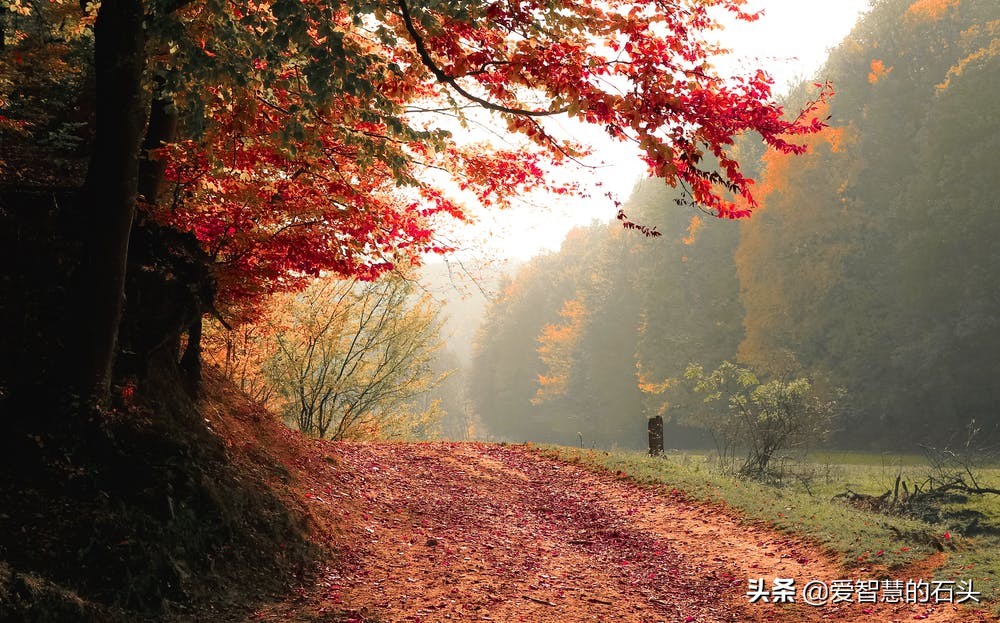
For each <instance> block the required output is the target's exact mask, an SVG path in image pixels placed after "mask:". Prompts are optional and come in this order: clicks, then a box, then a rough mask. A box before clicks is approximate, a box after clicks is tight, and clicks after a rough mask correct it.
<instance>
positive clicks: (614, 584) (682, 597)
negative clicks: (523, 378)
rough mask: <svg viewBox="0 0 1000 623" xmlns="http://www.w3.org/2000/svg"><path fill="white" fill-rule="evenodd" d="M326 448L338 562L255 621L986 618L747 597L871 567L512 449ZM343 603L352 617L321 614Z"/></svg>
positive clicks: (645, 622) (924, 608)
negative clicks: (757, 590)
mask: <svg viewBox="0 0 1000 623" xmlns="http://www.w3.org/2000/svg"><path fill="white" fill-rule="evenodd" d="M335 448H336V450H335V452H336V454H337V456H338V457H339V460H340V461H341V465H340V466H339V467H340V469H338V470H337V472H338V479H339V482H337V483H333V486H332V487H330V488H329V489H328V491H329V496H328V499H327V500H325V501H324V500H319V502H323V503H330V504H336V505H337V506H338V508H341V509H342V510H341V511H340V512H341V514H342V516H343V520H344V526H345V529H344V532H343V534H342V540H343V543H342V545H341V549H342V551H343V552H344V557H343V561H342V563H341V564H340V565H339V568H337V569H330V570H328V571H327V572H326V573H325V574H324V575H323V577H322V578H321V579H320V584H319V586H318V587H317V589H316V590H315V591H311V592H308V593H307V594H306V595H304V597H303V599H302V600H301V601H300V603H298V604H294V605H289V606H286V607H283V608H279V609H275V610H272V611H270V612H268V613H262V618H264V619H269V620H286V621H287V620H302V621H321V620H322V621H330V620H334V621H344V620H346V621H358V622H361V621H364V622H374V621H380V622H381V621H399V622H404V621H405V622H432V621H433V622H439V621H512V622H513V621H528V622H532V623H535V622H549V621H552V622H557V621H558V622H567V623H569V622H576V621H580V622H584V621H608V622H611V621H614V622H615V623H627V622H635V623H653V622H658V621H670V622H685V623H694V622H710V621H711V622H716V621H718V622H722V621H775V622H791V621H827V620H837V621H857V622H862V621H911V620H927V621H992V620H995V619H993V618H991V617H988V616H987V615H986V614H985V613H982V612H974V611H973V610H972V609H970V608H961V609H958V608H955V607H954V606H952V605H950V604H940V605H936V606H928V605H926V604H924V605H914V604H905V605H900V604H874V605H867V604H844V603H841V604H837V605H826V606H822V607H813V606H806V605H804V604H801V603H795V604H774V603H749V599H748V597H747V595H746V593H747V588H748V578H757V577H761V578H765V579H766V580H767V581H768V582H769V583H770V581H771V580H772V579H773V578H774V577H776V576H777V577H783V578H794V579H795V580H796V584H797V586H798V587H800V588H801V586H802V585H803V584H805V583H806V582H807V581H809V580H813V579H817V580H824V581H827V582H829V581H831V580H847V579H855V575H860V576H861V579H875V578H878V577H879V576H878V575H876V572H875V571H874V570H868V571H855V572H854V574H852V573H851V572H848V571H845V570H843V569H841V568H839V567H838V566H837V564H835V563H834V561H833V560H832V559H830V558H829V557H827V556H825V555H824V554H822V553H821V552H819V551H817V550H816V549H815V548H814V547H812V546H810V545H808V544H805V543H801V542H796V541H795V540H792V539H789V538H788V536H787V535H782V534H780V533H776V532H773V531H770V530H767V529H764V528H761V527H758V526H754V525H749V524H746V523H744V522H742V521H740V519H739V518H738V517H736V516H734V515H732V514H730V513H728V512H727V511H725V510H723V509H720V508H718V507H714V506H708V505H704V504H700V503H695V502H691V501H689V500H687V499H686V498H685V497H684V496H683V494H680V493H678V492H672V493H671V492H666V493H659V492H656V491H653V490H651V489H649V488H644V487H640V486H637V485H635V484H633V483H630V482H628V481H624V480H621V479H617V478H615V477H614V476H613V475H611V474H595V473H592V472H589V471H587V470H584V469H582V468H579V467H576V466H573V465H567V464H564V463H559V462H556V461H552V460H549V459H545V458H542V457H539V456H538V455H536V454H534V453H531V452H530V451H527V450H525V449H523V448H520V447H516V446H495V445H482V444H448V443H438V444H339V445H337V446H336V447H335ZM926 566H928V565H925V567H926ZM914 571H916V572H921V570H919V569H915V570H911V571H910V573H913V572H914ZM922 572H923V575H922V576H919V575H917V576H914V575H910V574H903V575H896V576H894V577H893V579H903V580H905V579H911V578H912V579H930V578H929V577H928V576H929V575H930V573H929V570H928V569H923V570H922ZM869 573H870V574H873V575H871V576H868V575H866V574H869ZM800 595H801V591H799V593H798V594H797V595H796V601H799V602H801V598H800ZM344 611H347V612H349V613H351V614H349V615H346V618H345V616H344V615H341V616H339V617H334V614H333V613H336V612H341V613H342V612H344Z"/></svg>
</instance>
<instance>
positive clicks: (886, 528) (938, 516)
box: [537, 446, 1000, 608]
mask: <svg viewBox="0 0 1000 623" xmlns="http://www.w3.org/2000/svg"><path fill="white" fill-rule="evenodd" d="M537 449H538V451H539V452H541V453H542V454H544V455H547V456H551V457H555V458H558V459H561V460H564V461H570V462H574V463H579V464H581V465H583V466H585V467H588V468H591V469H597V470H609V471H612V472H623V473H624V474H626V475H627V476H628V477H630V478H631V479H633V480H635V481H636V482H639V483H645V484H654V485H665V486H669V487H674V488H677V489H680V490H682V491H684V492H685V493H687V494H688V495H690V496H691V497H693V498H695V499H699V500H703V501H708V502H715V503H724V504H725V505H727V506H729V507H731V508H734V509H736V510H738V511H739V512H740V513H742V514H743V515H744V516H746V517H747V518H748V520H751V521H759V522H764V523H766V524H769V525H771V526H773V527H775V528H776V529H778V530H780V531H783V532H787V533H790V534H794V535H796V536H799V537H804V538H807V539H809V540H811V541H813V542H815V543H817V544H818V545H819V546H821V547H822V548H824V549H825V550H827V551H829V552H831V553H833V554H834V555H836V556H838V557H840V559H841V560H842V561H843V563H844V564H845V565H846V566H849V567H850V566H861V565H867V564H878V565H884V566H886V567H887V568H888V569H890V570H893V569H897V570H901V569H903V568H904V567H906V566H907V565H909V564H910V563H913V562H916V561H918V560H920V559H923V558H925V557H926V556H929V555H931V554H933V553H934V552H936V551H938V549H940V548H941V547H944V548H945V550H946V551H947V552H948V556H947V561H946V563H945V565H944V566H943V567H941V568H940V569H938V570H937V571H936V572H935V579H968V578H973V580H974V582H975V585H976V589H977V590H981V591H982V593H983V597H984V601H988V602H989V603H991V604H993V607H994V608H996V607H997V606H998V605H1000V496H975V497H970V498H960V497H956V498H955V499H953V500H952V501H950V502H949V503H947V504H945V505H942V506H941V507H940V508H939V509H931V510H928V512H926V513H924V514H923V515H922V516H921V517H903V516H899V515H885V514H880V513H875V512H869V511H864V510H859V509H857V508H854V507H851V506H849V505H847V504H845V503H843V502H841V501H836V500H833V499H832V498H833V496H834V495H836V494H838V493H843V492H844V491H845V490H846V489H850V490H852V491H854V492H856V493H863V494H868V495H876V496H877V495H881V494H882V493H884V492H885V491H887V490H889V489H891V488H892V487H893V485H894V483H895V480H896V476H897V475H899V476H900V477H901V478H902V480H905V481H908V482H922V481H923V480H924V479H925V478H926V474H927V473H928V466H927V464H926V462H925V461H924V460H923V457H920V456H917V455H889V454H874V453H858V452H852V453H830V452H828V453H816V454H813V455H810V456H808V457H805V458H799V459H798V460H795V461H791V460H789V461H786V462H785V463H784V464H783V466H782V467H783V469H782V473H783V474H784V475H785V477H784V478H782V480H781V481H780V482H778V483H775V484H763V483H759V482H755V481H748V480H741V479H738V478H736V477H733V476H730V475H726V474H724V473H723V472H722V470H721V469H719V467H718V465H717V462H716V461H713V460H711V459H710V458H709V457H708V456H706V455H699V454H686V453H672V454H668V455H664V456H662V457H650V456H648V455H646V454H642V453H637V452H623V451H613V452H603V451H597V450H584V449H578V448H568V447H561V446H541V447H539V448H537ZM979 476H980V477H981V478H982V479H983V480H984V481H985V482H987V483H991V484H993V485H994V486H996V485H997V484H1000V467H991V468H988V469H983V470H981V472H980V474H979ZM900 579H909V578H900ZM913 579H930V578H913Z"/></svg>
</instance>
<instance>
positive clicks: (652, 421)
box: [649, 415, 663, 456]
mask: <svg viewBox="0 0 1000 623" xmlns="http://www.w3.org/2000/svg"><path fill="white" fill-rule="evenodd" d="M649 454H650V455H651V456H659V455H661V454H663V417H662V416H659V415H658V416H656V417H651V418H649Z"/></svg>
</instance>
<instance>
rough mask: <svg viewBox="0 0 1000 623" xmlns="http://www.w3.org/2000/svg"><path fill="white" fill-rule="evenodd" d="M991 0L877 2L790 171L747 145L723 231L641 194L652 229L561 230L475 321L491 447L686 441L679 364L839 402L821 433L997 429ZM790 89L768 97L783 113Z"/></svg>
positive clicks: (637, 201)
mask: <svg viewBox="0 0 1000 623" xmlns="http://www.w3.org/2000/svg"><path fill="white" fill-rule="evenodd" d="M998 41H1000V5H998V4H997V3H996V2H993V1H990V0H961V1H958V2H938V1H933V0H917V1H916V2H913V1H912V0H884V1H881V2H877V3H875V4H874V5H873V7H872V8H871V10H870V11H869V12H868V13H867V14H866V15H865V16H863V18H862V19H861V21H860V22H859V23H858V25H857V26H856V27H855V29H854V31H853V32H852V33H851V34H850V36H848V37H847V38H846V39H845V40H844V41H843V42H842V43H841V44H840V45H839V46H838V47H837V48H835V49H834V50H832V52H831V54H830V57H829V59H828V61H827V63H826V65H825V67H824V69H823V70H822V72H821V75H822V77H823V78H824V79H829V80H832V81H833V83H834V85H835V88H836V90H837V95H836V96H835V97H834V98H833V100H832V101H831V102H830V104H829V107H828V110H826V111H825V114H828V115H830V124H831V125H830V127H829V128H827V129H826V130H824V131H823V132H821V133H819V134H816V135H814V136H812V137H810V138H809V143H810V150H809V153H808V154H807V155H805V156H803V157H801V158H799V159H796V160H795V161H794V162H792V161H790V160H789V158H787V157H786V156H784V155H781V154H778V153H775V152H773V151H766V152H761V151H760V150H757V149H756V147H755V145H754V144H753V143H752V142H750V141H746V142H745V144H743V145H742V146H741V149H742V150H743V151H744V153H745V154H753V153H755V150H756V151H757V152H760V153H759V154H758V155H759V159H758V160H759V163H760V164H759V166H760V171H759V172H758V173H759V175H760V186H759V189H758V192H759V193H760V195H761V198H762V201H761V207H760V208H759V209H758V210H757V211H756V212H755V214H754V216H753V217H752V218H751V219H749V220H748V221H747V222H743V223H740V224H737V223H735V222H732V221H725V220H718V219H714V218H712V217H711V216H704V215H700V214H699V213H698V212H694V211H692V210H691V209H690V208H683V207H679V206H678V205H677V204H676V201H675V200H676V199H678V198H679V194H678V192H677V191H675V190H673V189H669V188H666V187H664V185H663V184H662V183H661V182H656V181H652V180H651V181H648V182H644V183H641V184H640V185H639V186H638V187H637V188H636V190H635V192H634V194H633V196H632V198H631V199H630V200H629V202H628V203H627V204H626V206H625V212H626V213H627V214H628V215H629V217H630V218H631V219H632V220H634V221H635V222H639V223H643V224H647V225H649V226H656V227H657V228H658V230H659V231H661V232H663V233H664V234H665V235H664V236H663V237H661V238H652V239H649V238H643V237H641V236H637V235H634V234H632V233H627V232H623V231H622V230H621V229H620V227H619V226H618V225H617V224H611V225H603V224H594V225H592V226H590V227H587V228H581V229H578V230H575V231H574V232H572V233H571V234H570V235H569V237H568V238H567V240H566V242H565V243H564V245H563V247H562V249H561V251H559V252H558V253H554V254H551V255H547V256H543V257H539V258H536V259H535V260H534V261H533V262H531V263H530V264H528V265H526V266H525V267H524V268H523V269H522V270H521V271H520V272H518V273H517V274H516V275H514V276H513V277H512V278H511V279H510V280H509V283H507V284H506V287H505V288H504V290H503V292H502V294H501V296H500V297H499V298H498V300H497V301H496V302H495V304H494V305H493V306H492V308H491V309H490V310H489V311H488V315H487V317H486V320H485V321H484V324H483V326H482V328H481V330H480V333H479V337H478V340H477V344H476V352H475V356H474V361H473V370H472V374H471V378H472V379H473V380H472V385H471V390H472V391H471V395H472V396H473V397H474V399H475V400H476V408H477V411H478V413H479V415H480V416H481V417H482V419H483V422H484V423H485V424H486V425H487V427H488V428H489V430H490V431H492V433H493V434H494V435H496V436H498V437H504V438H512V439H522V438H524V439H537V440H544V441H558V442H561V443H577V442H579V440H580V436H581V435H582V441H583V443H584V445H591V444H596V445H601V446H603V445H613V444H618V445H624V446H640V445H641V444H642V443H643V438H644V433H645V420H644V418H645V417H646V416H651V415H654V414H655V413H657V412H662V413H664V415H666V416H667V420H668V422H673V423H674V424H675V427H674V428H673V429H672V431H671V430H670V429H668V435H667V444H668V446H669V445H671V443H673V444H674V445H684V444H690V443H696V442H704V438H699V437H698V436H697V435H696V434H694V433H693V432H692V431H691V430H689V429H685V428H679V427H677V426H676V425H677V424H679V423H689V424H690V423H692V422H694V423H698V421H697V419H696V418H695V419H694V420H692V417H693V416H694V414H695V413H696V412H697V411H698V410H700V409H703V405H701V404H695V402H694V401H692V399H691V392H690V391H689V389H684V388H682V386H683V383H682V382H681V379H682V377H683V374H684V370H685V369H686V367H687V365H688V364H689V363H691V362H697V363H700V364H702V365H703V366H704V367H705V369H708V370H711V369H714V368H716V367H718V366H719V365H720V364H721V363H722V362H723V361H725V360H733V361H736V362H739V363H740V364H741V365H745V366H749V367H750V368H752V369H753V370H754V372H755V374H757V375H758V376H760V377H761V379H762V382H763V381H764V379H768V378H775V379H776V378H791V377H792V376H808V377H809V378H810V379H812V380H811V383H812V387H813V388H814V389H815V390H816V391H817V392H820V393H823V392H826V393H830V394H832V393H833V392H834V390H835V389H836V388H844V389H845V390H846V392H847V393H846V398H845V399H844V400H845V401H844V402H843V404H842V407H843V408H842V410H841V414H842V415H841V416H840V418H839V419H838V420H837V421H836V422H833V423H832V427H833V431H834V435H833V437H832V443H835V444H837V445H840V446H853V447H859V448H872V447H879V448H881V447H889V446H893V447H906V446H912V445H913V444H916V443H921V442H924V441H927V440H934V441H935V442H938V443H940V442H941V440H942V439H943V438H944V439H946V438H947V437H948V436H949V435H952V434H956V435H957V434H960V433H961V431H963V430H965V429H966V425H967V424H968V422H970V421H972V420H975V421H976V422H977V423H978V424H977V425H978V426H980V427H981V429H982V431H983V434H984V435H987V436H988V435H994V436H995V435H996V434H997V426H998V422H1000V357H998V356H997V355H998V353H1000V279H998V277H997V275H1000V217H998V214H1000V212H998V211H1000V199H998V197H997V194H996V189H995V175H996V172H997V171H998V170H1000V115H998V114H997V102H998V101H1000V62H998V60H1000V45H998ZM809 86H811V85H810V84H803V85H802V87H801V88H800V89H798V90H795V91H793V92H792V94H791V95H789V97H788V104H789V108H791V109H795V105H796V104H797V103H801V101H803V99H804V98H805V97H806V93H807V87H809Z"/></svg>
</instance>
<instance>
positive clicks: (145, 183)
mask: <svg viewBox="0 0 1000 623" xmlns="http://www.w3.org/2000/svg"><path fill="white" fill-rule="evenodd" d="M156 86H157V88H158V89H159V88H162V86H163V80H162V79H157V80H156ZM176 134H177V112H176V111H175V110H174V108H173V105H172V102H171V101H170V100H168V99H167V98H166V96H165V95H164V94H162V93H157V94H155V96H154V98H153V103H152V106H151V107H150V110H149V126H148V127H147V129H146V138H145V140H144V141H143V142H142V154H141V158H142V159H141V160H140V162H139V197H140V199H141V200H142V201H144V202H146V203H148V204H155V203H156V199H157V197H158V196H159V194H160V186H161V184H162V183H163V172H164V170H165V168H166V166H165V163H164V162H163V160H159V159H155V158H151V157H149V152H150V151H152V150H154V149H156V148H158V147H161V146H163V145H164V144H165V143H169V142H170V141H172V140H174V137H175V136H176Z"/></svg>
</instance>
